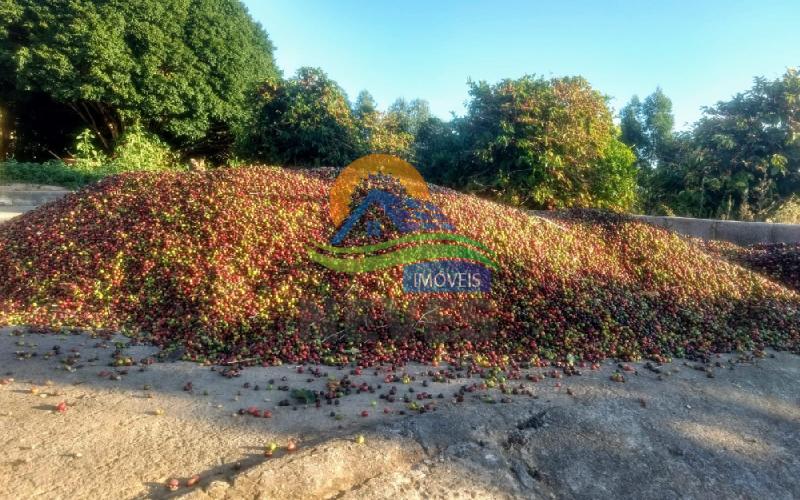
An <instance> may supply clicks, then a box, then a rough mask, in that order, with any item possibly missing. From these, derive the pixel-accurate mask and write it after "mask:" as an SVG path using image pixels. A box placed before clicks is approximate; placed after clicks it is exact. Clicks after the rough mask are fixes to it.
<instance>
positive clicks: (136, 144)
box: [0, 126, 185, 188]
mask: <svg viewBox="0 0 800 500" xmlns="http://www.w3.org/2000/svg"><path fill="white" fill-rule="evenodd" d="M73 149H74V150H75V151H76V156H75V157H74V158H72V159H70V161H69V162H65V161H61V160H50V161H47V162H45V163H26V162H16V161H13V160H11V161H6V162H0V183H4V182H5V183H8V182H28V183H33V184H47V185H55V186H64V187H71V188H76V187H81V186H84V185H86V184H89V183H92V182H95V181H98V180H100V179H102V178H103V177H106V176H108V175H112V174H118V173H122V172H138V171H149V172H161V171H167V170H185V167H183V166H182V165H181V164H180V163H179V162H178V161H177V158H176V155H175V154H174V153H173V152H172V151H171V150H170V149H169V147H168V146H167V145H166V144H165V143H163V142H162V141H161V140H159V139H158V137H156V136H155V135H153V134H152V133H148V132H146V131H144V130H142V129H141V127H138V126H132V127H129V128H128V129H127V130H126V131H125V133H124V134H123V135H122V137H120V138H119V140H118V141H117V147H116V150H115V152H114V155H113V156H109V155H107V154H106V153H105V152H104V151H103V150H102V149H101V148H100V147H99V146H98V145H97V144H96V142H95V140H94V134H92V132H91V131H90V130H89V129H86V130H84V131H83V132H81V133H80V134H78V138H77V139H76V141H75V144H74V148H73Z"/></svg>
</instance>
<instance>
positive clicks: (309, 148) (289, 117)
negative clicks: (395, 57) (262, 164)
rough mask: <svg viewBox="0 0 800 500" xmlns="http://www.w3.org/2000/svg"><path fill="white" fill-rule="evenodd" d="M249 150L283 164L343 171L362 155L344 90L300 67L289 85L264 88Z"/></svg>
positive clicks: (318, 71) (322, 75)
mask: <svg viewBox="0 0 800 500" xmlns="http://www.w3.org/2000/svg"><path fill="white" fill-rule="evenodd" d="M259 97H260V98H259V100H258V103H257V108H258V110H257V113H256V118H255V124H254V126H253V128H252V130H253V133H252V135H251V136H250V137H248V138H247V140H246V141H247V142H246V144H245V146H244V148H245V151H246V152H247V153H248V154H249V155H250V156H252V157H254V158H256V159H258V160H261V161H266V162H269V163H278V164H283V165H334V166H344V165H346V164H347V163H349V162H350V161H352V160H354V159H356V158H357V157H358V156H359V152H360V147H359V144H360V141H359V134H358V128H357V127H356V122H355V120H354V119H353V115H352V111H351V109H350V104H349V102H348V101H347V96H346V95H345V93H344V91H343V90H342V89H341V88H340V87H339V85H337V84H336V82H334V81H333V80H331V79H330V78H328V75H326V74H325V72H324V71H322V70H321V69H318V68H300V69H299V70H298V71H297V74H296V75H295V76H294V77H293V78H291V79H289V80H287V81H283V82H281V81H275V82H267V83H265V84H264V85H263V86H262V88H261V91H260V96H259Z"/></svg>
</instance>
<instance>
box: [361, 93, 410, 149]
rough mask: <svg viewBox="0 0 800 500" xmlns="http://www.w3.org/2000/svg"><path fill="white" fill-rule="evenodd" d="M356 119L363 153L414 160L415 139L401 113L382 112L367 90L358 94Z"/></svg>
mask: <svg viewBox="0 0 800 500" xmlns="http://www.w3.org/2000/svg"><path fill="white" fill-rule="evenodd" d="M353 117H354V118H355V119H356V122H357V127H358V131H359V139H360V150H361V153H362V154H370V153H384V154H390V155H394V156H398V157H400V158H403V159H404V160H407V161H413V158H412V157H413V148H412V145H413V142H414V136H413V135H412V134H411V133H410V132H408V131H407V130H405V128H406V127H404V124H403V122H402V120H401V117H400V116H399V115H398V114H397V113H392V112H389V113H382V112H380V111H379V110H378V109H377V107H376V105H375V100H374V99H373V98H372V95H371V94H370V93H369V92H367V91H366V90H364V91H361V93H359V94H358V98H357V99H356V102H355V104H354V105H353Z"/></svg>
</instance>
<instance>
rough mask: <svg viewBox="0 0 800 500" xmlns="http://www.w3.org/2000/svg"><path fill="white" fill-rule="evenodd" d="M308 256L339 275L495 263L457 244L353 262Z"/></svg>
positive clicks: (412, 248)
mask: <svg viewBox="0 0 800 500" xmlns="http://www.w3.org/2000/svg"><path fill="white" fill-rule="evenodd" d="M308 256H309V258H311V260H313V261H314V262H316V263H317V264H321V265H323V266H325V267H327V268H328V269H332V270H334V271H337V272H342V273H351V274H354V273H368V272H371V271H377V270H380V269H386V268H389V267H395V266H401V265H405V264H411V263H414V262H420V261H425V260H441V259H467V260H474V261H478V262H480V263H482V264H484V265H486V266H488V267H491V268H493V269H497V264H495V263H494V261H492V260H491V259H488V258H487V257H485V256H484V255H482V254H481V253H479V252H476V251H475V250H473V249H471V248H467V247H462V246H458V245H419V246H416V247H411V248H403V249H400V250H397V251H395V252H392V253H388V254H383V255H373V256H369V257H361V258H356V259H343V258H338V257H331V256H328V255H323V254H321V253H317V252H315V251H314V250H309V251H308Z"/></svg>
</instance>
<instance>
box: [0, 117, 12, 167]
mask: <svg viewBox="0 0 800 500" xmlns="http://www.w3.org/2000/svg"><path fill="white" fill-rule="evenodd" d="M12 123H13V121H12V120H11V112H10V111H9V109H8V107H7V106H4V105H2V104H0V162H2V161H5V160H6V158H8V154H9V153H10V152H11V124H12Z"/></svg>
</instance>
